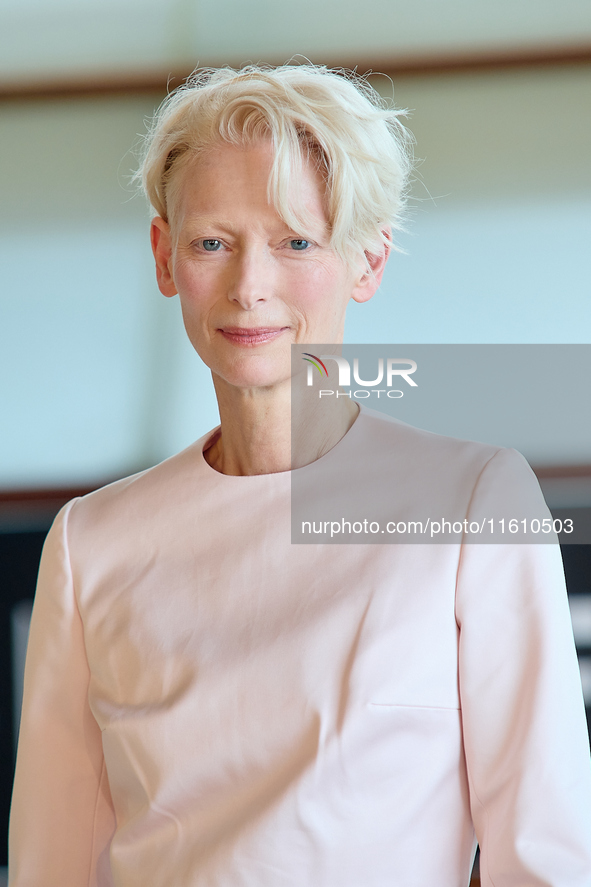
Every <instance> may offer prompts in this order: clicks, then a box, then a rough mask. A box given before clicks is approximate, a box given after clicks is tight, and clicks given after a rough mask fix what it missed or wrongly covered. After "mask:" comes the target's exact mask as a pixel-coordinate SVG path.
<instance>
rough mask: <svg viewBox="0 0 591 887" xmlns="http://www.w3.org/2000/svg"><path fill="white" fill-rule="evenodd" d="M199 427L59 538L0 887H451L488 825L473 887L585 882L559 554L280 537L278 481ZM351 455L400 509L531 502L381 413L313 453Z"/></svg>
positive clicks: (589, 833)
mask: <svg viewBox="0 0 591 887" xmlns="http://www.w3.org/2000/svg"><path fill="white" fill-rule="evenodd" d="M206 442H207V438H203V439H202V440H201V441H198V442H197V443H196V444H194V445H193V446H192V447H189V449H187V450H185V451H184V452H182V453H180V454H179V455H178V456H175V457H173V458H172V459H169V460H168V461H166V462H164V463H162V464H161V465H158V466H156V467H155V468H153V469H150V470H149V471H146V472H143V473H141V474H139V475H136V476H134V477H131V478H128V479H126V480H122V481H119V482H117V483H115V484H112V485H110V486H108V487H105V488H104V489H102V490H99V491H98V492H96V493H93V494H91V495H89V496H85V497H84V498H83V499H79V500H76V501H74V502H73V503H70V504H69V505H68V506H66V507H65V508H64V509H63V510H62V512H61V513H60V515H59V516H58V518H57V519H56V522H55V524H54V527H53V529H52V530H51V532H50V534H49V537H48V540H47V543H46V546H45V550H44V555H43V561H42V567H41V573H40V579H39V587H38V593H37V598H36V603H35V609H34V614H33V622H32V628H31V637H30V646H29V654H28V660H27V670H26V682H25V683H26V686H25V701H24V710H23V719H22V726H21V740H20V747H19V755H18V764H17V776H16V783H15V793H14V801H13V810H12V823H11V857H10V882H9V883H10V884H11V885H12V887H86V885H92V887H112V885H116V887H385V885H396V887H464V885H466V884H467V882H468V878H469V871H470V867H471V861H472V857H473V852H474V847H475V834H474V830H475V832H476V835H477V837H478V840H479V842H480V844H481V847H482V862H481V871H482V874H481V877H482V884H483V885H484V887H525V885H528V887H533V885H539V887H541V885H546V887H547V885H552V887H559V885H561V887H583V885H585V887H589V885H591V767H590V763H589V749H588V743H587V738H586V727H585V722H584V711H583V704H582V696H581V687H580V679H579V675H578V670H577V662H576V657H575V652H574V646H573V640H572V632H571V628H570V621H569V613H568V605H567V600H566V596H565V592H564V584H563V576H562V567H561V562H560V556H559V552H558V550H557V548H556V547H555V546H548V545H504V546H498V545H463V546H462V545H459V544H447V545H433V544H424V545H401V544H398V545H372V544H363V545H292V544H290V474H289V473H285V474H275V475H263V476H247V477H231V476H225V475H221V474H219V473H217V472H216V471H214V470H213V469H212V468H211V467H210V466H209V465H208V464H207V463H206V461H205V459H204V458H203V455H202V451H203V447H204V445H205V444H206ZM360 454H362V455H363V459H365V460H367V464H368V465H370V466H374V465H375V466H377V468H379V470H380V471H382V472H383V478H384V483H383V488H384V496H386V497H391V499H392V502H395V501H397V500H403V499H404V498H405V497H407V498H409V499H412V498H413V496H415V495H416V494H418V491H417V490H416V489H415V488H414V487H413V486H412V485H413V484H416V476H417V473H416V472H417V466H418V468H420V475H421V477H422V479H423V485H422V486H421V491H422V492H421V494H422V495H424V493H425V490H428V489H429V487H430V485H431V484H432V483H438V484H440V483H441V482H442V480H441V479H442V478H443V479H444V482H445V483H446V484H449V490H450V491H453V495H455V496H459V497H460V499H461V497H462V496H464V497H465V502H466V513H469V512H470V511H473V510H480V511H482V512H483V513H484V512H485V511H486V507H487V503H488V502H492V500H493V499H494V498H495V497H497V498H498V497H499V496H500V497H503V496H506V497H507V498H508V499H509V500H510V498H511V496H512V495H513V490H514V487H515V485H516V484H518V485H519V484H521V485H523V484H525V486H526V487H527V488H528V489H529V490H531V495H532V496H533V497H534V498H536V497H538V496H539V495H540V494H539V491H538V490H537V487H536V485H535V480H533V479H531V478H532V477H533V476H532V475H531V472H530V470H529V468H528V467H527V466H526V465H525V463H524V461H523V460H522V458H521V457H520V456H518V455H517V454H515V453H514V452H513V451H507V450H496V449H495V448H492V447H486V446H483V445H480V444H472V443H466V442H461V441H454V440H451V439H448V438H441V437H437V436H435V435H430V434H427V433H426V432H421V431H417V430H416V429H412V428H409V427H408V426H404V425H401V424H399V423H396V422H393V421H390V420H387V419H384V418H381V417H379V416H377V415H375V414H371V413H370V412H368V411H364V412H362V414H361V416H360V418H359V419H358V420H357V422H356V423H355V424H354V425H353V427H352V429H351V430H350V431H349V433H348V434H347V435H346V436H345V438H343V440H342V441H341V442H340V443H339V444H338V445H337V446H336V447H335V448H334V449H333V450H332V451H331V452H330V453H328V454H327V455H326V456H324V457H323V459H324V460H327V461H326V463H325V464H326V465H331V466H333V467H334V466H335V465H337V464H339V460H341V461H342V465H343V471H345V472H346V466H347V463H348V460H350V459H351V458H358V457H360ZM316 466H318V463H316ZM313 469H314V466H310V467H309V468H304V469H300V471H302V472H307V471H310V470H313ZM304 476H305V475H302V477H304ZM450 495H451V492H450Z"/></svg>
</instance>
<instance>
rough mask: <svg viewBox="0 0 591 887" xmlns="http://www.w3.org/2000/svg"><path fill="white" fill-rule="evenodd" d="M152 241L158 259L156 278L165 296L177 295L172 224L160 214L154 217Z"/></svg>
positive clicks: (151, 231) (151, 232)
mask: <svg viewBox="0 0 591 887" xmlns="http://www.w3.org/2000/svg"><path fill="white" fill-rule="evenodd" d="M150 242H151V244H152V252H153V253H154V259H155V260H156V280H157V282H158V289H159V290H160V292H161V293H162V295H163V296H167V297H168V298H170V297H171V296H176V294H177V289H176V286H175V285H174V279H173V276H172V239H171V236H170V225H169V224H168V222H165V221H164V219H162V218H160V216H155V217H154V218H153V219H152V225H151V227H150Z"/></svg>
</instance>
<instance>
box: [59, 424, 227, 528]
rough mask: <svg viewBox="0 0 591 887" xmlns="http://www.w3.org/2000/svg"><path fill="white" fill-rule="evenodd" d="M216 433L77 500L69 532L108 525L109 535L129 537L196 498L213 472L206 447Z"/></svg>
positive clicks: (72, 509)
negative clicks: (155, 519)
mask: <svg viewBox="0 0 591 887" xmlns="http://www.w3.org/2000/svg"><path fill="white" fill-rule="evenodd" d="M214 432H215V429H214ZM214 432H212V431H210V432H208V433H207V434H205V435H203V437H201V438H199V440H197V441H195V442H194V443H192V444H191V445H190V446H188V447H187V448H186V449H184V450H182V451H181V452H180V453H176V454H175V455H174V456H170V457H169V458H168V459H165V460H164V461H162V462H160V463H158V464H157V465H154V466H152V467H150V468H146V469H144V470H143V471H139V472H137V473H135V474H131V475H129V476H128V477H124V478H121V479H119V480H116V481H113V482H112V483H109V484H107V485H106V486H104V487H100V488H99V489H97V490H94V491H93V492H91V493H88V494H87V495H85V496H82V497H80V498H78V499H76V500H75V501H74V503H73V504H71V506H70V511H69V525H70V528H71V529H70V531H71V532H72V533H76V532H83V531H85V530H86V529H88V528H91V529H92V532H93V533H100V529H101V527H102V526H108V527H109V533H110V534H112V533H113V532H117V531H120V532H123V533H125V535H126V536H129V535H130V534H131V533H133V529H134V527H135V528H138V529H139V528H141V526H142V524H145V523H146V521H153V518H154V516H155V515H158V514H163V512H165V511H168V510H171V509H172V510H173V511H174V510H175V508H176V507H177V505H178V503H180V502H182V501H184V500H186V499H187V498H194V497H195V495H196V494H198V493H199V491H200V489H202V488H203V487H204V486H206V485H207V480H208V478H209V477H210V475H211V469H210V468H209V466H208V465H207V463H206V461H205V459H204V458H203V450H204V446H205V444H206V443H207V441H208V439H210V438H211V436H212V434H213V433H214Z"/></svg>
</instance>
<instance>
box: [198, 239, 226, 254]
mask: <svg viewBox="0 0 591 887" xmlns="http://www.w3.org/2000/svg"><path fill="white" fill-rule="evenodd" d="M201 243H202V244H203V249H205V250H207V252H209V253H215V252H217V251H218V250H219V249H221V246H222V242H221V240H215V239H214V238H213V237H208V238H207V240H202V241H201Z"/></svg>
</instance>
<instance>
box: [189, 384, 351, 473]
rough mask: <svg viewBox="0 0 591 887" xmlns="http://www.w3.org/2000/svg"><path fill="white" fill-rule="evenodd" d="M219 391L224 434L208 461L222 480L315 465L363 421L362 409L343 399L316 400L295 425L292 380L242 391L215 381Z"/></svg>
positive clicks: (299, 411)
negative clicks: (221, 476)
mask: <svg viewBox="0 0 591 887" xmlns="http://www.w3.org/2000/svg"><path fill="white" fill-rule="evenodd" d="M214 385H215V389H216V395H217V399H218V405H219V409H220V419H221V434H220V436H219V437H218V439H217V440H216V442H215V443H214V444H213V446H211V447H210V448H209V449H208V450H206V452H205V459H206V460H207V462H208V463H209V464H210V465H211V467H212V468H214V469H215V470H216V471H219V472H220V473H221V474H229V475H250V474H276V473H277V472H280V471H290V470H291V469H293V468H302V467H303V466H304V465H309V464H310V463H312V462H315V461H316V460H317V459H319V458H320V457H321V456H323V455H324V454H325V453H327V452H328V451H329V450H331V449H332V448H333V447H334V446H335V445H336V444H337V443H338V442H339V440H341V438H342V437H344V436H345V434H346V433H347V431H348V430H349V429H350V428H351V426H352V425H353V423H354V422H355V419H356V418H357V415H358V407H357V405H356V404H355V403H353V402H352V401H351V400H350V399H349V398H348V397H343V398H335V399H334V401H333V399H332V398H331V399H330V402H329V401H327V400H326V399H325V400H324V401H323V402H320V400H319V399H318V400H310V401H309V402H307V403H306V405H305V408H303V409H301V410H298V411H297V417H296V416H294V418H293V420H292V399H291V384H290V381H289V380H287V381H286V382H285V383H283V384H282V385H280V386H273V388H268V389H265V388H263V389H261V388H256V389H241V388H236V387H234V386H231V385H228V384H227V383H226V382H224V380H222V379H220V378H219V377H216V376H214ZM295 412H296V411H295V410H294V413H295ZM292 424H293V434H292Z"/></svg>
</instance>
